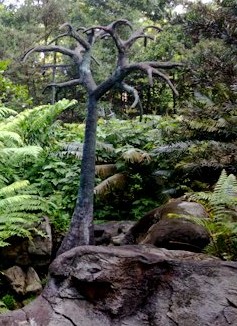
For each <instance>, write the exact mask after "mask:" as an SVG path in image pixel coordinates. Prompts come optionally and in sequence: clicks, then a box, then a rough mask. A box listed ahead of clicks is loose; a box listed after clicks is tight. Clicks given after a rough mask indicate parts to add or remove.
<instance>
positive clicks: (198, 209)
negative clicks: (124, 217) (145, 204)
mask: <svg viewBox="0 0 237 326" xmlns="http://www.w3.org/2000/svg"><path fill="white" fill-rule="evenodd" d="M170 215H173V216H174V215H181V216H190V215H191V216H195V217H199V218H208V213H207V212H206V210H205V208H204V207H203V206H202V205H201V204H199V203H195V202H188V201H184V200H183V198H178V199H172V200H170V201H169V202H168V203H166V204H164V205H162V206H160V207H158V208H155V209H153V210H152V211H150V212H148V213H147V214H145V215H144V216H143V217H142V218H141V219H140V220H139V221H138V222H137V223H136V224H135V225H134V226H132V227H131V228H130V230H129V231H128V232H127V233H126V234H125V236H124V239H123V240H122V244H138V243H142V242H143V241H144V239H145V238H146V237H147V235H148V233H149V230H150V228H151V227H153V225H155V224H156V223H157V222H159V221H160V220H163V219H167V218H168V217H169V216H170ZM189 250H191V248H189Z"/></svg>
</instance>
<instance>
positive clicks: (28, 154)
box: [0, 146, 43, 163]
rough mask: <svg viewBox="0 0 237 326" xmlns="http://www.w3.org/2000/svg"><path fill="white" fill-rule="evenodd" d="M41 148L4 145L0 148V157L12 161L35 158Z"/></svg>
mask: <svg viewBox="0 0 237 326" xmlns="http://www.w3.org/2000/svg"><path fill="white" fill-rule="evenodd" d="M42 150H43V149H42V148H41V147H40V146H25V147H5V148H1V149H0V157H2V158H5V159H7V160H8V162H9V163H10V161H11V162H13V163H14V162H16V161H21V160H23V159H26V158H37V157H38V156H39V154H40V153H41V152H42Z"/></svg>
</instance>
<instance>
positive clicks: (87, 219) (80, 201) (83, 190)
mask: <svg viewBox="0 0 237 326" xmlns="http://www.w3.org/2000/svg"><path fill="white" fill-rule="evenodd" d="M96 128H97V101H96V99H95V97H94V96H93V95H90V96H89V99H88V107H87V119H86V130H85V140H84V147H83V157H82V163H81V178H80V187H79V191H78V197H77V201H76V206H75V209H74V213H73V216H72V220H71V224H70V229H69V231H68V233H67V235H66V236H65V238H64V240H63V242H62V244H61V247H60V248H59V250H58V253H57V254H61V253H63V252H64V251H67V250H70V249H72V248H74V247H77V246H80V245H87V244H93V243H94V230H93V196H94V181H95V149H96Z"/></svg>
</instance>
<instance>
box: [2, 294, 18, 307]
mask: <svg viewBox="0 0 237 326" xmlns="http://www.w3.org/2000/svg"><path fill="white" fill-rule="evenodd" d="M1 301H2V302H3V303H4V304H5V306H6V307H7V309H9V310H14V309H16V307H17V302H16V300H15V298H14V297H13V296H12V295H11V294H5V295H4V296H3V297H2V298H1Z"/></svg>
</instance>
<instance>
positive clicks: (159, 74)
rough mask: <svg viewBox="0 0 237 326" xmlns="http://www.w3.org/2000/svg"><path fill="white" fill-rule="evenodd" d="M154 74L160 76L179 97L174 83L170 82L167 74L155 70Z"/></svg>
mask: <svg viewBox="0 0 237 326" xmlns="http://www.w3.org/2000/svg"><path fill="white" fill-rule="evenodd" d="M153 74H154V75H157V76H159V77H160V78H162V79H163V80H164V81H165V82H166V83H167V84H168V85H169V87H170V88H171V89H172V91H173V92H174V94H175V95H176V96H178V95H179V93H178V91H177V89H176V88H175V86H174V84H173V83H172V81H171V80H170V78H169V77H168V76H167V75H166V74H164V73H162V72H161V71H159V70H157V69H153Z"/></svg>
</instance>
